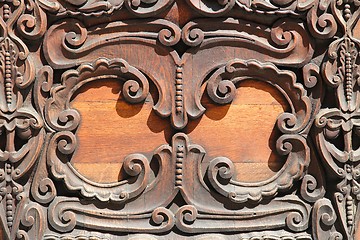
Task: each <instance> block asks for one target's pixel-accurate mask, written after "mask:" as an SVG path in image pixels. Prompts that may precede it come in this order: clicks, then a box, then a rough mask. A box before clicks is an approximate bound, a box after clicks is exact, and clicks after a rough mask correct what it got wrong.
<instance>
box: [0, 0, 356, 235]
mask: <svg viewBox="0 0 360 240" xmlns="http://www.w3.org/2000/svg"><path fill="white" fill-rule="evenodd" d="M359 6H360V2H359V1H358V0H307V1H295V0H253V1H248V0H111V1H105V0H97V1H94V0H13V1H2V2H1V3H0V14H1V18H0V30H1V31H0V33H1V34H0V222H1V227H2V234H3V239H8V240H13V239H14V240H15V239H34V240H37V239H39V240H40V239H61V240H63V239H78V240H80V239H83V240H84V239H93V240H94V239H99V240H100V239H101V240H103V239H132V240H135V239H149V240H150V239H151V240H153V239H187V238H189V239H197V240H203V239H219V240H226V239H243V240H260V239H263V240H269V239H274V240H289V239H291V240H292V239H294V240H310V239H316V240H329V239H348V240H352V239H357V238H359V237H360V233H359V232H360V225H359V218H360V204H359V203H360V181H359V179H360V165H359V160H360V110H359V108H360V93H359V91H360V70H359V69H360V68H359V66H360V57H359V51H360V25H359V22H358V20H359V18H360V8H359ZM109 81H115V82H116V83H119V84H120V85H121V90H120V93H119V99H120V98H121V99H123V100H124V101H126V102H127V104H129V106H130V107H134V108H136V107H139V106H142V105H143V104H145V103H148V102H151V101H149V99H150V98H151V99H152V101H153V102H151V106H152V103H153V106H152V108H153V111H154V112H155V113H156V114H157V115H158V116H159V117H160V118H162V119H165V120H164V121H168V123H169V128H171V129H172V132H171V133H170V134H169V135H170V136H169V138H168V139H165V138H164V142H163V143H162V144H161V145H160V146H157V147H155V149H152V150H151V152H146V151H145V150H144V149H141V148H139V149H138V150H137V151H135V152H133V153H131V154H129V155H127V156H124V157H123V156H117V155H116V153H115V152H113V150H112V148H109V154H113V155H114V156H115V155H116V157H117V158H118V161H119V162H121V169H119V172H120V173H121V177H120V176H119V181H117V182H112V183H103V182H95V181H92V180H90V179H89V178H87V177H86V176H84V175H83V174H82V173H81V171H79V170H78V169H77V168H76V167H75V166H74V164H73V159H74V156H76V154H77V150H78V148H79V146H80V145H81V139H80V138H79V137H78V133H79V129H80V128H81V126H82V123H83V117H84V116H83V115H82V112H81V111H79V110H78V109H76V107H74V106H73V104H72V103H73V101H74V99H75V98H76V97H77V96H79V95H81V94H83V92H82V89H83V87H84V86H87V85H89V84H91V83H94V82H97V83H100V84H105V83H107V82H109ZM245 81H249V82H261V83H263V84H265V85H266V86H268V87H269V88H271V89H275V90H276V91H277V92H279V94H280V95H281V96H283V98H284V99H285V100H284V101H285V102H286V104H287V106H288V108H287V109H285V108H284V109H285V110H284V112H283V113H281V114H280V115H279V116H278V117H277V120H276V121H275V122H274V123H273V126H274V132H278V133H279V134H278V135H276V134H275V135H274V136H275V137H274V138H275V142H276V143H275V144H274V146H275V147H274V150H273V154H275V155H276V157H275V158H276V159H277V160H278V161H279V162H280V161H281V160H282V159H284V164H283V166H282V167H281V168H280V169H279V170H278V171H277V172H276V173H275V174H274V176H272V177H270V178H268V179H266V180H263V181H257V182H243V181H240V180H239V179H238V176H237V174H236V171H237V170H236V167H235V163H236V162H237V161H238V159H236V158H232V157H225V156H226V150H225V149H226V145H227V144H228V143H226V142H221V141H219V143H216V144H218V145H221V146H223V149H224V152H223V153H222V154H223V155H221V154H220V155H216V156H213V154H210V152H211V151H210V149H209V146H207V145H206V144H203V143H201V141H200V142H197V141H195V140H194V139H192V137H191V130H189V128H188V127H189V125H190V124H189V123H192V122H196V121H200V119H201V118H203V117H204V116H205V115H206V113H207V112H206V111H207V106H208V105H207V104H206V102H205V100H204V99H208V100H209V101H211V102H212V104H214V105H215V106H216V107H221V106H229V105H231V104H232V103H233V102H234V101H235V99H236V97H237V96H236V95H237V90H238V89H239V88H242V85H241V84H242V83H243V82H245ZM225 114H226V113H225ZM234 121H235V122H234V124H237V119H234ZM261 121H263V122H264V121H265V120H263V119H261ZM106 124H107V123H106V122H102V121H98V122H97V121H96V119H95V118H94V121H93V125H94V128H95V127H96V126H104V125H106ZM146 125H147V123H146V122H144V127H146ZM248 125H249V126H252V127H253V128H257V127H258V126H256V124H253V123H251V122H249V123H248ZM91 126H92V125H91ZM125 127H127V126H125ZM195 128H196V124H195ZM113 131H121V129H120V128H119V129H118V128H114V129H113ZM139 131H141V129H140V130H139ZM202 134H203V135H204V137H206V136H207V135H206V134H207V133H206V132H204V133H202ZM230 134H233V135H234V136H233V138H234V139H236V138H237V137H238V136H237V132H236V131H234V132H232V133H230ZM248 134H252V133H251V132H249V133H248ZM91 137H92V136H89V138H91ZM91 140H92V141H94V142H97V141H99V140H98V139H96V138H93V139H91ZM121 140H122V141H124V142H127V139H126V137H124V139H121ZM151 140H152V139H146V140H145V141H151ZM220 140H221V139H220ZM139 141H143V139H139ZM128 144H131V142H129V143H128ZM254 144H255V145H256V142H255V143H254ZM269 144H270V143H269ZM221 146H220V147H221ZM151 148H152V147H151ZM78 157H80V158H81V156H78ZM99 162H100V161H99Z"/></svg>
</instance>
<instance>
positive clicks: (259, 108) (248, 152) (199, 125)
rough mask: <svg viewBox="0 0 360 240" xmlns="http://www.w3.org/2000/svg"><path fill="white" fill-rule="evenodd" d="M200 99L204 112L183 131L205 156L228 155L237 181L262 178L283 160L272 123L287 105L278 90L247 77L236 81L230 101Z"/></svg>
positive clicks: (269, 175)
mask: <svg viewBox="0 0 360 240" xmlns="http://www.w3.org/2000/svg"><path fill="white" fill-rule="evenodd" d="M202 102H203V105H204V106H205V108H206V109H207V110H206V113H205V115H204V116H203V117H202V118H201V120H196V121H192V122H190V123H189V126H188V128H187V132H188V134H189V136H190V138H191V140H192V141H193V142H195V143H198V144H200V145H202V146H204V147H205V150H206V151H207V153H208V155H209V156H211V157H217V156H224V157H228V158H230V159H231V160H232V161H233V162H234V163H235V167H236V175H237V179H238V180H241V181H247V182H254V181H260V180H265V179H268V178H269V177H271V176H273V175H274V174H275V173H276V172H277V171H278V170H279V169H280V168H281V166H282V165H283V163H284V159H283V158H282V157H280V156H278V155H277V154H276V152H275V151H276V150H275V142H276V140H277V138H278V137H279V132H278V130H277V129H276V126H275V123H276V118H277V117H278V116H279V114H281V113H283V112H284V111H286V109H287V108H288V105H287V102H286V100H285V98H284V97H283V95H281V93H280V92H279V91H277V90H276V89H275V88H274V87H273V86H271V85H269V84H266V83H263V82H260V81H255V80H251V81H245V82H242V83H241V84H240V86H239V88H238V89H237V93H236V97H235V99H234V100H233V102H232V103H231V104H227V105H223V106H219V105H216V104H214V103H212V102H211V100H209V98H208V97H206V94H204V97H203V99H202Z"/></svg>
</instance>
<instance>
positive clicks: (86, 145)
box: [72, 81, 171, 182]
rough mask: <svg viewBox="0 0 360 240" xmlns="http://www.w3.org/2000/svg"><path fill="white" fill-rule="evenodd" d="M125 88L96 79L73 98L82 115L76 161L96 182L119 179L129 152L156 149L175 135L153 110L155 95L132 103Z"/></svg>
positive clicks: (79, 167)
mask: <svg viewBox="0 0 360 240" xmlns="http://www.w3.org/2000/svg"><path fill="white" fill-rule="evenodd" d="M121 88H122V84H121V82H117V81H101V82H99V81H98V82H92V83H89V84H87V85H85V86H83V88H82V89H80V92H81V94H80V92H79V93H78V95H77V96H76V97H75V98H74V100H73V101H72V106H73V107H74V108H76V109H77V110H78V111H79V112H80V115H81V124H80V127H79V129H78V130H77V138H78V142H79V145H78V148H77V150H76V152H75V154H74V157H73V159H72V164H73V165H74V167H75V168H76V169H77V170H78V171H79V172H80V173H82V174H83V175H84V176H86V177H87V178H89V179H90V180H93V181H96V182H115V181H118V180H119V179H121V176H120V175H119V174H120V169H121V165H122V164H121V163H122V161H123V158H124V157H125V156H127V155H129V154H131V153H138V152H152V151H153V150H155V149H156V148H157V147H158V146H160V145H162V144H166V143H167V142H168V141H169V140H170V138H171V128H170V125H169V121H167V120H166V119H161V118H160V117H158V116H157V115H156V114H155V113H154V111H152V107H153V105H154V103H153V99H152V96H151V95H149V96H148V98H147V99H146V101H145V102H144V103H141V104H136V105H134V104H128V103H126V102H125V101H124V100H123V99H122V97H121V93H120V92H121Z"/></svg>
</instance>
